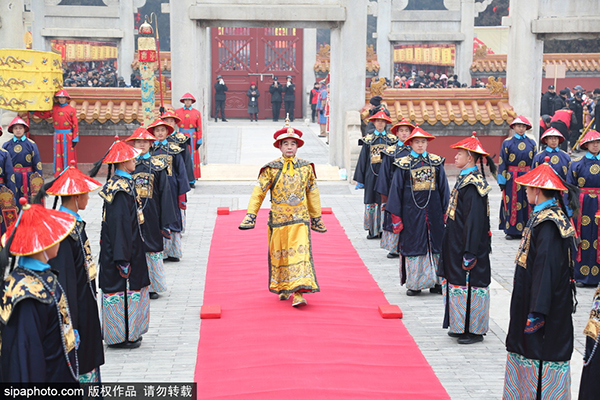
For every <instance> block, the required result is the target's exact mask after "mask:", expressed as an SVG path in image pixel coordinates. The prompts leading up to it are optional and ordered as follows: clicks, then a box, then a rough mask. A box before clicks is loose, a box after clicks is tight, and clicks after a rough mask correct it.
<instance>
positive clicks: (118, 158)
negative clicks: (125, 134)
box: [102, 136, 142, 164]
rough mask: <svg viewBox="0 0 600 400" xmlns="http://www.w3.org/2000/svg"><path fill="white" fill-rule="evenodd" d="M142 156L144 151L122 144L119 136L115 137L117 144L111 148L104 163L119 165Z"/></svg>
mask: <svg viewBox="0 0 600 400" xmlns="http://www.w3.org/2000/svg"><path fill="white" fill-rule="evenodd" d="M140 154H142V150H140V149H136V148H135V147H133V146H131V145H129V144H127V143H125V142H122V141H120V140H119V137H118V136H115V142H114V143H113V144H112V146H110V149H109V150H108V153H107V154H106V156H104V159H103V160H102V162H103V163H104V164H118V163H122V162H125V161H129V160H133V159H134V158H136V157H137V156H139V155H140Z"/></svg>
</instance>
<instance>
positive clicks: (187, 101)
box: [183, 99, 192, 108]
mask: <svg viewBox="0 0 600 400" xmlns="http://www.w3.org/2000/svg"><path fill="white" fill-rule="evenodd" d="M183 104H184V105H185V106H186V107H187V108H190V107H191V106H192V100H190V99H185V100H184V101H183Z"/></svg>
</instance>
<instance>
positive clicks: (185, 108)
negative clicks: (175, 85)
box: [183, 106, 192, 110]
mask: <svg viewBox="0 0 600 400" xmlns="http://www.w3.org/2000/svg"><path fill="white" fill-rule="evenodd" d="M183 109H184V110H191V109H192V106H190V108H187V107H186V106H183Z"/></svg>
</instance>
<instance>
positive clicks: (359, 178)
mask: <svg viewBox="0 0 600 400" xmlns="http://www.w3.org/2000/svg"><path fill="white" fill-rule="evenodd" d="M369 120H372V121H373V122H374V123H375V126H376V129H375V132H374V133H372V134H370V135H367V136H365V137H363V138H360V139H359V144H360V145H361V146H362V149H361V151H360V155H359V156H358V162H357V164H356V170H355V171H354V180H355V181H356V182H357V185H358V186H360V185H362V186H363V187H364V204H365V213H364V220H363V227H364V229H365V230H367V231H369V234H368V235H367V239H378V238H380V237H381V232H382V226H381V222H382V221H381V195H380V194H379V193H378V192H377V191H376V190H375V184H376V183H377V177H378V176H379V170H380V168H381V162H382V157H381V152H382V151H383V150H385V149H386V148H388V147H389V146H391V145H392V144H395V143H397V142H398V138H397V137H396V136H395V135H392V134H391V133H387V131H386V129H385V127H386V123H390V122H392V121H391V119H390V118H389V117H388V116H387V115H386V114H385V113H384V112H383V111H380V112H378V113H377V114H375V115H373V116H372V117H371V118H369ZM377 127H379V129H380V130H377Z"/></svg>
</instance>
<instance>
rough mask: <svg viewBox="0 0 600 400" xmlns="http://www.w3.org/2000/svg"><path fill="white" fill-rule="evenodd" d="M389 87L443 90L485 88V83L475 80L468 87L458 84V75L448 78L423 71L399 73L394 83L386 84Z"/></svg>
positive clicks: (444, 75)
mask: <svg viewBox="0 0 600 400" xmlns="http://www.w3.org/2000/svg"><path fill="white" fill-rule="evenodd" d="M388 86H389V87H394V88H399V89H444V88H467V87H472V88H480V87H483V88H484V87H485V83H483V82H482V81H481V79H479V78H477V80H476V82H475V84H473V85H471V86H469V85H467V84H466V83H462V84H461V83H460V82H459V81H458V75H451V76H450V77H448V76H447V75H446V74H439V73H437V72H433V71H429V72H428V73H427V74H425V71H422V70H421V71H418V72H417V71H412V72H410V73H408V72H401V73H398V74H396V75H395V76H394V82H393V86H392V82H388Z"/></svg>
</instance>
